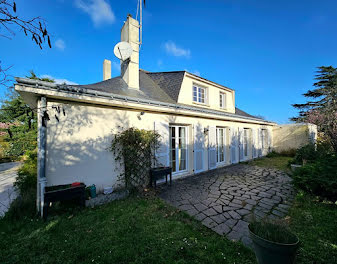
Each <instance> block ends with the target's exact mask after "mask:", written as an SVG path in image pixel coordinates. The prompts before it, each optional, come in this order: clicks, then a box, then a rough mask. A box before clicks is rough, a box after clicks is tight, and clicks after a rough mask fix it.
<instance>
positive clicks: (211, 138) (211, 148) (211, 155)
mask: <svg viewBox="0 0 337 264" xmlns="http://www.w3.org/2000/svg"><path fill="white" fill-rule="evenodd" d="M208 163H209V168H210V169H214V168H216V127H215V126H209V130H208Z"/></svg>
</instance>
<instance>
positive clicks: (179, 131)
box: [170, 126, 187, 173]
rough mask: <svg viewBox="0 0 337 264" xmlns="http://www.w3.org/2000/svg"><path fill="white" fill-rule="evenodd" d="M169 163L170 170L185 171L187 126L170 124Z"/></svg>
mask: <svg viewBox="0 0 337 264" xmlns="http://www.w3.org/2000/svg"><path fill="white" fill-rule="evenodd" d="M170 165H171V167H172V172H174V173H178V172H183V171H187V127H185V126H170Z"/></svg>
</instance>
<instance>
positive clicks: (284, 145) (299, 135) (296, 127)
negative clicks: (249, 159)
mask: <svg viewBox="0 0 337 264" xmlns="http://www.w3.org/2000/svg"><path fill="white" fill-rule="evenodd" d="M273 139H274V142H273V143H274V144H273V147H274V150H275V151H276V152H281V151H287V150H290V149H298V148H300V147H302V146H304V145H307V144H309V143H315V142H316V139H317V126H316V125H313V124H306V123H300V124H287V125H279V126H275V127H273Z"/></svg>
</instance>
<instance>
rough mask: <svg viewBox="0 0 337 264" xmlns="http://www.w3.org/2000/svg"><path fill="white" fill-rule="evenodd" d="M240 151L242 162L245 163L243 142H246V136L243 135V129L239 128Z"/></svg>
mask: <svg viewBox="0 0 337 264" xmlns="http://www.w3.org/2000/svg"><path fill="white" fill-rule="evenodd" d="M238 138H239V142H238V143H239V151H240V161H243V145H244V144H243V143H244V142H243V140H244V135H243V128H242V127H240V128H239V137H238Z"/></svg>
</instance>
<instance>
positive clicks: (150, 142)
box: [110, 128, 160, 189]
mask: <svg viewBox="0 0 337 264" xmlns="http://www.w3.org/2000/svg"><path fill="white" fill-rule="evenodd" d="M159 137H160V135H159V134H158V133H157V132H155V131H148V130H144V129H137V128H129V129H127V130H125V131H123V132H120V133H118V134H116V135H115V137H114V139H113V141H112V143H111V147H110V150H111V151H112V152H113V153H114V155H115V160H116V161H120V163H121V164H123V165H124V174H123V175H121V178H122V179H123V180H124V181H125V186H126V188H128V189H130V188H131V189H132V188H135V187H143V186H146V185H147V184H148V183H149V176H150V174H149V171H150V168H151V166H152V164H154V162H155V151H156V149H157V148H158V144H159V141H158V140H159Z"/></svg>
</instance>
